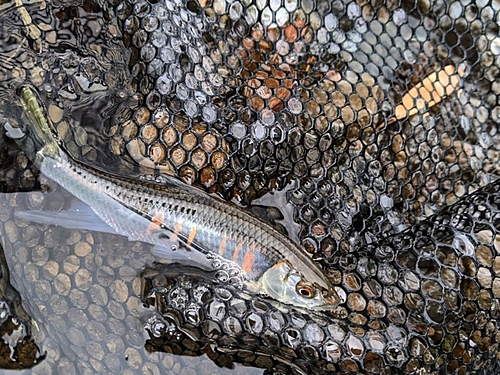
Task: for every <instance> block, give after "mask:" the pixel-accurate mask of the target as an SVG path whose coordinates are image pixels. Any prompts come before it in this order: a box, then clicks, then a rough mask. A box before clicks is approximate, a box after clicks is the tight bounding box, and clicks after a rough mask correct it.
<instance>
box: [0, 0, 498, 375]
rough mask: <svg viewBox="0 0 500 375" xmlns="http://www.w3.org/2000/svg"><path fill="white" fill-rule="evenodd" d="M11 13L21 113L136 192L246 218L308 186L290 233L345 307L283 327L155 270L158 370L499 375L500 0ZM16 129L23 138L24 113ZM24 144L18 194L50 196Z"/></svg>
mask: <svg viewBox="0 0 500 375" xmlns="http://www.w3.org/2000/svg"><path fill="white" fill-rule="evenodd" d="M1 9H2V13H1V16H0V17H1V20H2V21H3V22H2V23H1V26H0V27H1V32H0V35H1V38H2V43H1V44H0V55H1V60H0V75H1V77H2V79H1V87H2V91H1V92H0V98H1V99H2V102H3V103H14V104H15V103H16V101H17V95H16V89H17V88H18V87H19V86H20V85H22V84H32V85H34V86H35V87H36V88H37V92H38V94H39V96H40V98H41V100H42V101H43V103H44V104H45V106H46V109H47V113H48V115H49V117H50V118H51V120H52V122H53V123H54V124H55V127H56V129H57V132H58V134H59V136H60V137H61V138H62V139H63V142H64V145H65V148H66V149H67V150H68V151H69V152H70V153H71V154H72V155H73V156H75V157H76V158H78V159H80V160H82V161H84V162H87V163H90V164H93V165H97V166H99V167H101V168H104V169H107V170H110V171H111V170H112V171H115V172H118V173H121V174H124V175H127V176H130V177H133V178H139V177H141V176H142V177H146V178H149V179H156V178H158V177H161V175H162V174H173V175H176V176H178V177H180V178H181V179H182V180H184V181H185V182H187V183H189V184H193V185H196V186H197V187H200V188H203V189H205V190H207V191H209V192H211V193H219V194H221V195H222V196H223V197H224V198H225V199H227V200H230V199H235V200H236V201H239V202H241V203H242V204H245V205H247V204H251V203H252V202H253V201H254V200H255V199H256V198H258V197H261V196H264V195H266V194H267V193H268V192H270V191H273V190H283V189H284V188H285V187H286V186H287V185H288V183H289V182H290V181H295V185H294V187H293V188H291V189H289V190H287V193H286V197H287V199H288V201H290V202H291V203H292V204H293V213H294V214H293V219H294V221H295V222H296V223H298V224H299V226H300V229H299V230H298V232H297V233H295V234H292V233H289V234H290V235H295V236H297V238H298V239H299V241H300V244H301V245H302V246H303V247H304V248H305V249H306V251H307V252H308V253H309V254H310V255H311V256H312V257H313V258H315V259H317V260H318V262H320V263H321V264H322V266H323V267H324V269H325V272H327V273H328V274H329V275H330V277H331V280H332V282H333V283H334V284H335V285H337V286H338V287H339V288H341V290H343V291H344V295H345V299H344V300H343V302H342V303H341V304H340V305H339V307H338V308H337V310H336V311H335V312H334V314H331V315H330V316H328V317H327V318H322V319H319V321H316V320H317V319H318V318H314V317H311V316H309V315H307V314H306V315H305V316H302V315H300V316H301V318H300V319H299V318H297V319H296V318H294V315H293V314H294V313H292V312H290V311H285V313H283V312H279V314H281V315H280V316H281V318H277V319H278V323H275V318H274V314H276V313H275V312H274V311H275V310H273V309H275V307H273V306H272V304H270V302H269V301H260V303H261V304H262V305H259V306H255V303H253V302H251V301H248V300H247V298H244V296H243V297H242V296H239V293H240V292H239V291H237V290H235V289H232V287H231V286H230V285H229V286H228V285H224V284H222V285H221V284H220V283H219V284H216V283H215V284H214V282H215V281H212V283H211V282H210V278H209V277H206V278H202V279H201V281H200V280H196V278H190V277H188V276H186V277H185V278H184V279H183V278H179V279H177V280H175V279H174V278H173V277H168V273H167V274H166V275H163V274H162V273H161V272H158V271H156V273H157V274H158V275H159V276H154V277H153V276H152V275H154V274H156V273H155V272H152V273H151V274H148V275H147V277H146V276H144V277H143V279H144V280H143V283H145V284H146V285H149V286H148V287H147V288H145V289H143V291H145V290H147V293H145V295H143V296H142V297H143V298H145V300H146V301H149V303H150V304H152V305H155V306H156V307H157V308H158V311H159V312H160V314H161V315H163V317H162V318H160V317H157V318H155V319H157V321H156V320H155V321H154V324H157V325H160V326H161V327H164V328H158V327H156V326H155V325H154V324H153V323H151V324H150V326H149V332H151V333H150V335H151V338H150V342H149V343H148V347H147V350H148V351H153V352H155V351H167V352H173V353H175V354H180V353H185V354H191V355H194V354H196V355H199V354H201V353H206V354H208V355H209V357H210V358H213V359H214V360H215V362H216V363H218V364H219V365H224V366H229V364H230V363H232V362H242V363H245V364H247V365H251V366H254V367H259V368H265V369H267V370H268V371H275V372H278V373H279V371H283V373H289V371H291V369H294V370H293V371H296V372H299V373H300V371H302V372H305V373H310V372H318V373H328V372H332V373H336V372H339V373H356V372H359V373H388V374H390V373H401V372H403V373H408V374H413V373H415V374H417V373H422V372H423V373H433V372H435V373H443V374H447V373H449V374H465V373H477V374H483V373H484V374H488V373H492V371H494V370H493V369H494V367H495V366H496V357H497V355H498V337H497V326H498V322H497V319H498V311H497V309H498V297H499V295H500V289H498V288H500V286H499V285H500V284H499V283H500V281H499V278H498V275H499V272H500V269H499V268H498V267H499V266H498V262H499V260H498V259H497V256H498V254H499V250H498V246H499V242H498V241H499V239H498V237H497V235H498V233H497V232H498V225H499V223H498V183H497V182H495V180H496V178H497V175H498V168H499V167H498V160H499V158H500V154H499V152H500V144H499V142H500V139H499V134H498V124H499V116H500V110H499V108H500V103H499V99H498V98H499V97H498V94H499V91H500V81H499V68H500V36H499V20H498V12H499V10H500V4H499V3H498V2H497V1H495V0H490V1H475V2H474V1H465V2H464V1H425V0H424V1H417V2H413V1H388V2H382V1H371V2H369V1H357V2H355V1H352V2H351V1H312V0H306V1H293V0H283V1H280V0H271V1H260V0H257V1H226V0H217V1H205V0H193V1H158V2H147V1H136V2H132V1H122V2H120V1H114V2H103V3H100V2H93V1H83V2H64V3H62V2H29V3H22V2H11V3H9V2H4V3H2V4H1ZM27 15H29V16H27ZM2 117H4V118H5V119H8V120H9V121H10V122H12V123H15V122H18V123H21V124H22V121H21V120H20V112H19V109H18V108H16V106H15V105H14V106H6V105H3V106H2ZM3 142H4V143H3V148H2V153H1V154H0V160H1V161H2V169H1V173H0V181H2V188H3V190H4V191H12V190H16V189H18V190H31V189H33V187H35V184H36V179H35V176H36V174H37V173H36V171H35V170H32V169H31V168H30V167H29V162H28V159H27V158H26V157H25V156H24V155H22V154H18V153H16V151H15V148H14V147H13V146H11V145H10V143H9V140H3ZM5 181H7V182H8V183H6V184H4V183H3V182H5ZM478 189H479V190H478ZM280 208H282V207H280ZM4 222H5V224H4V231H5V232H7V233H10V231H11V230H14V229H12V228H11V227H13V226H14V221H13V219H12V218H11V217H9V219H8V220H7V219H6V220H5V221H4ZM9 228H10V229H9ZM24 230H27V229H23V231H24ZM23 233H24V232H23ZM7 238H9V236H7ZM12 238H15V239H16V240H19V239H20V238H21V237H19V238H18V237H12ZM37 238H38V237H37ZM42 244H43V240H42V239H40V242H37V243H36V245H40V246H41V245H42ZM34 245H35V243H34ZM30 251H32V250H30ZM75 251H76V250H75ZM85 256H86V255H85ZM85 256H80V258H81V259H84V258H85ZM80 258H79V259H80ZM13 259H16V257H15V256H14V255H13ZM17 259H18V261H19V262H21V263H23V262H25V261H28V262H35V263H36V260H35V259H36V257H35V255H34V253H33V254H32V255H30V256H27V257H26V258H24V259H21V258H17ZM42 263H43V262H42ZM42 266H43V264H42ZM111 268H113V267H111ZM19 272H20V274H19V278H20V279H22V278H23V277H25V276H26V275H25V274H24V273H25V272H27V271H26V270H23V269H19ZM37 273H38V272H37ZM75 282H76V281H75ZM73 284H74V282H73V281H72V282H71V283H70V284H69V285H71V286H73ZM202 287H203V288H206V289H207V292H206V293H207V295H206V296H205V297H204V298H206V300H203V299H199V298H201V297H199V296H196V295H194V294H193V293H194V291H195V290H196V288H202ZM217 288H219V289H221V290H226V292H224V293H226V297H221V296H220V295H219V294H220V293H219V294H217V293H216V289H217ZM135 293H138V292H137V291H135ZM221 293H222V292H221ZM146 296H149V297H147V298H149V299H147V298H146ZM179 296H181V297H182V298H181V297H179ZM179 298H180V300H179ZM241 301H243V302H241ZM69 303H70V305H71V304H73V305H74V306H75V307H77V305H75V302H74V301H70V302H69ZM269 304H270V305H269ZM81 310H82V311H83V312H84V313H85V314H87V312H86V310H85V308H82V309H81ZM240 310H241V311H240ZM154 327H156V328H154ZM256 327H258V328H256ZM167 328H168V329H167ZM155 329H156V331H155ZM158 332H159V333H158ZM269 337H271V338H269ZM256 351H258V352H259V353H262V355H257V354H255V352H256ZM86 355H87V356H88V353H87V354H86ZM100 361H102V362H103V363H106V361H105V360H104V359H100ZM272 369H275V370H272ZM199 372H200V373H203V370H202V369H200V370H199Z"/></svg>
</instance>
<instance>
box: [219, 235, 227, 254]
mask: <svg viewBox="0 0 500 375" xmlns="http://www.w3.org/2000/svg"><path fill="white" fill-rule="evenodd" d="M226 242H227V236H224V237H222V242H221V243H220V246H219V255H220V256H222V254H224V250H225V248H226Z"/></svg>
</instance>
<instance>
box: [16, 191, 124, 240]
mask: <svg viewBox="0 0 500 375" xmlns="http://www.w3.org/2000/svg"><path fill="white" fill-rule="evenodd" d="M48 196H50V194H47V197H48ZM14 216H15V217H16V218H17V219H21V220H24V221H30V222H33V223H38V224H46V225H57V226H61V227H63V228H66V229H86V230H91V231H96V232H104V233H112V234H116V230H115V229H113V228H112V227H110V226H109V225H108V224H106V223H105V222H104V221H102V220H101V218H100V217H99V216H98V215H97V214H96V213H95V212H94V210H92V208H91V207H90V206H88V205H86V204H85V203H83V202H82V201H80V200H78V199H73V200H72V201H71V205H70V207H69V208H68V209H66V210H63V211H50V210H30V211H16V212H15V214H14Z"/></svg>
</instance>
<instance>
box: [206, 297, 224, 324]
mask: <svg viewBox="0 0 500 375" xmlns="http://www.w3.org/2000/svg"><path fill="white" fill-rule="evenodd" d="M208 315H209V316H210V317H211V318H213V319H215V320H217V321H222V319H223V318H224V316H225V315H226V305H224V303H222V302H220V301H212V302H211V303H210V305H209V306H208Z"/></svg>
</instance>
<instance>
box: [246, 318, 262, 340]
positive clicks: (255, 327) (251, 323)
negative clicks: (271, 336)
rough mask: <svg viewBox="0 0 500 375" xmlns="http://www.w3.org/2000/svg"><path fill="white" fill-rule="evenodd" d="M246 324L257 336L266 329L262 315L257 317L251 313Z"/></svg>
mask: <svg viewBox="0 0 500 375" xmlns="http://www.w3.org/2000/svg"><path fill="white" fill-rule="evenodd" d="M245 323H246V326H247V327H248V330H249V331H250V332H251V333H255V334H257V335H258V334H260V333H261V332H262V330H263V329H264V324H263V322H262V318H261V317H260V315H257V314H255V313H251V314H250V315H248V317H247V318H246V319H245Z"/></svg>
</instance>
